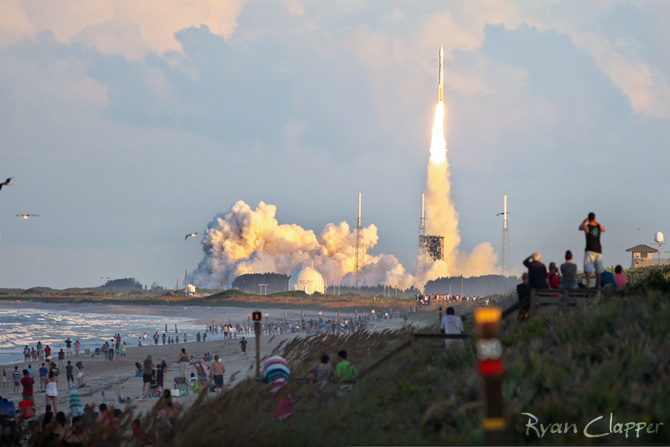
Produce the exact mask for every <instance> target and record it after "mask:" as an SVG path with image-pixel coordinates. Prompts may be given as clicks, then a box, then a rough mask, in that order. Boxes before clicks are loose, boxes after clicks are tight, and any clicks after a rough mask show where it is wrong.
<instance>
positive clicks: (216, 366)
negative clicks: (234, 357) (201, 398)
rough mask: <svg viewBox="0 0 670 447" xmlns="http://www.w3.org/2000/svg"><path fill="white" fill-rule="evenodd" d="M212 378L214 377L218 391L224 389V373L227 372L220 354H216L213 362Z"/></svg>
mask: <svg viewBox="0 0 670 447" xmlns="http://www.w3.org/2000/svg"><path fill="white" fill-rule="evenodd" d="M211 371H212V378H213V379H214V387H215V389H216V392H217V393H219V392H222V391H223V373H225V372H226V367H225V366H224V364H223V362H222V361H221V359H220V358H219V356H218V355H215V356H214V363H212V369H211Z"/></svg>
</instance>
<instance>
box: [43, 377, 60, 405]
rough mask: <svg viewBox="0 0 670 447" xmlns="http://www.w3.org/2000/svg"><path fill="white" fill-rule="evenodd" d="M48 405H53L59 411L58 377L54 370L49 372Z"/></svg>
mask: <svg viewBox="0 0 670 447" xmlns="http://www.w3.org/2000/svg"><path fill="white" fill-rule="evenodd" d="M45 394H46V405H51V406H52V407H53V409H54V411H56V412H57V411H58V379H57V378H56V376H55V375H54V373H53V372H50V373H49V378H48V379H47V390H46V393H45Z"/></svg>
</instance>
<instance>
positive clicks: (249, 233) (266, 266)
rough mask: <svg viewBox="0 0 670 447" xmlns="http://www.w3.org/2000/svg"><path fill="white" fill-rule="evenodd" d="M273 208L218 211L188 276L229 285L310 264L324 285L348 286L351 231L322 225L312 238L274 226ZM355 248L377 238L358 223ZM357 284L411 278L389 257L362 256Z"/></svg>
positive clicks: (410, 281)
mask: <svg viewBox="0 0 670 447" xmlns="http://www.w3.org/2000/svg"><path fill="white" fill-rule="evenodd" d="M276 211H277V208H276V207H275V206H274V205H268V204H265V203H263V202H261V203H260V204H259V205H258V207H257V208H256V209H255V210H253V209H251V207H250V206H249V205H247V204H246V203H244V202H243V201H239V202H237V203H235V204H234V205H233V206H232V208H231V209H230V211H229V212H227V213H225V214H223V213H219V214H217V215H216V216H214V219H213V220H212V221H211V222H210V223H209V224H208V225H207V231H205V234H204V237H203V241H202V244H203V250H204V251H205V257H204V258H203V259H202V261H200V264H198V268H197V269H196V270H195V271H194V272H193V273H192V274H191V280H192V281H193V282H194V283H195V284H197V285H199V286H201V287H207V288H215V287H216V286H217V285H218V284H219V283H220V282H221V283H222V285H224V286H229V285H230V284H231V283H232V281H233V279H235V277H237V276H239V275H243V274H245V273H280V274H285V275H291V274H292V273H294V272H295V271H296V270H298V269H300V268H302V267H311V266H314V268H315V269H317V270H318V271H319V272H320V273H321V274H322V275H323V277H324V279H325V280H326V282H327V283H328V284H332V285H335V284H341V285H345V286H346V285H351V286H352V285H354V282H355V280H354V275H353V271H354V264H355V258H356V231H355V229H353V230H352V229H351V228H350V227H349V225H348V224H347V223H346V222H341V223H340V224H338V225H335V224H332V223H331V224H328V225H326V227H325V228H324V229H323V231H322V232H321V233H320V234H319V235H318V236H316V235H315V234H314V232H313V231H311V230H305V229H304V228H302V227H300V226H299V225H295V224H292V225H288V224H282V225H280V224H279V222H277V219H276V218H275V215H276ZM360 239H361V246H362V248H363V250H365V252H366V253H367V252H369V251H370V250H371V249H372V248H373V247H374V246H375V245H376V244H377V241H378V239H379V238H378V236H377V227H376V226H375V225H370V226H367V227H363V228H362V229H361V234H360ZM358 281H359V285H361V284H362V285H368V286H374V285H378V284H384V285H387V286H392V287H398V288H401V289H407V288H409V287H411V286H412V285H414V277H413V276H412V275H409V274H407V273H406V272H405V269H404V268H403V266H402V265H400V263H399V262H398V260H397V259H396V258H395V256H392V255H383V254H382V255H378V256H374V255H370V254H366V255H365V258H364V265H363V266H362V268H361V269H360V270H359V279H358Z"/></svg>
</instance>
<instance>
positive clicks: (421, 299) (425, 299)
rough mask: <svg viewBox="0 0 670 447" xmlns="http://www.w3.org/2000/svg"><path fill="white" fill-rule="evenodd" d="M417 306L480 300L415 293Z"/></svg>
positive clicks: (459, 296) (474, 297) (458, 296)
mask: <svg viewBox="0 0 670 447" xmlns="http://www.w3.org/2000/svg"><path fill="white" fill-rule="evenodd" d="M414 297H415V299H416V302H417V304H418V305H429V304H431V303H432V302H435V301H477V300H478V299H481V297H478V296H474V295H473V296H469V295H468V296H461V295H451V294H448V293H446V294H441V293H430V294H426V295H424V294H420V293H417V294H415V295H414Z"/></svg>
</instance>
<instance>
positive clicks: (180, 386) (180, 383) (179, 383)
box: [174, 377, 190, 396]
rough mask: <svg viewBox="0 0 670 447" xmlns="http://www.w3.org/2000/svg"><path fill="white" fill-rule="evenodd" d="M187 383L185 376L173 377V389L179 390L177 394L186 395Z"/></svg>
mask: <svg viewBox="0 0 670 447" xmlns="http://www.w3.org/2000/svg"><path fill="white" fill-rule="evenodd" d="M189 388H190V387H189V386H188V383H187V382H186V377H175V378H174V389H175V390H179V395H180V396H181V395H182V392H183V394H184V395H188V390H189Z"/></svg>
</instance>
